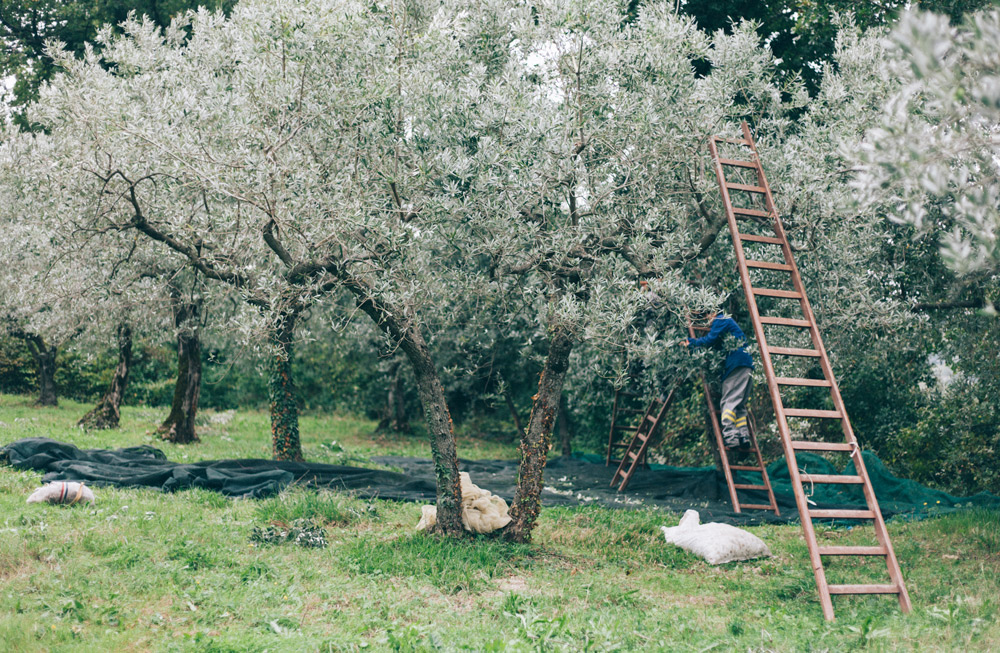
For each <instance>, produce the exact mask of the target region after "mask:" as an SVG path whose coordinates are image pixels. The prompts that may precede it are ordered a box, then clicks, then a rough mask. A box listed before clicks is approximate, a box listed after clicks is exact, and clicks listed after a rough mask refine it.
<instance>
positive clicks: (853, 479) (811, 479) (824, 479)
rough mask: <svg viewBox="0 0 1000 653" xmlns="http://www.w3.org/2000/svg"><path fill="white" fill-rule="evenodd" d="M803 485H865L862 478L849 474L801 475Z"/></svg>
mask: <svg viewBox="0 0 1000 653" xmlns="http://www.w3.org/2000/svg"><path fill="white" fill-rule="evenodd" d="M799 478H800V479H802V482H803V483H834V484H838V485H860V484H862V483H864V481H863V480H862V479H861V477H860V476H852V475H849V474H799Z"/></svg>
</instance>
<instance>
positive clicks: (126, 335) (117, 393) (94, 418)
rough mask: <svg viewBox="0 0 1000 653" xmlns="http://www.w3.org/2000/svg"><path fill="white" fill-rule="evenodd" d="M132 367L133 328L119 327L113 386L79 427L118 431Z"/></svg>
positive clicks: (126, 325) (83, 418)
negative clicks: (116, 362) (116, 363)
mask: <svg viewBox="0 0 1000 653" xmlns="http://www.w3.org/2000/svg"><path fill="white" fill-rule="evenodd" d="M131 367H132V328H131V327H130V326H129V325H128V324H124V323H123V324H119V325H118V365H117V366H116V367H115V373H114V374H113V375H112V377H111V385H110V386H108V391H107V392H106V393H104V396H103V397H101V400H100V401H99V402H97V405H96V406H94V408H93V409H92V410H91V411H90V412H89V413H87V414H86V415H84V416H83V417H81V418H80V421H79V422H77V425H78V426H82V427H83V428H84V429H86V430H88V431H90V430H101V429H116V428H118V423H119V422H120V421H121V406H122V401H124V400H125V388H126V386H127V385H128V373H129V369H130V368H131Z"/></svg>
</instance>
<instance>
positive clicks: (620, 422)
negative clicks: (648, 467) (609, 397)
mask: <svg viewBox="0 0 1000 653" xmlns="http://www.w3.org/2000/svg"><path fill="white" fill-rule="evenodd" d="M640 398H641V395H638V394H636V393H634V392H628V391H627V390H615V401H614V404H613V405H612V407H611V428H610V430H609V432H608V455H607V457H606V459H605V465H607V466H609V467H610V466H611V465H617V464H619V463H620V462H621V461H622V460H624V458H625V453H624V450H625V449H628V446H629V444H631V443H632V434H634V433H635V430H636V429H637V428H638V427H639V426H640V425H639V424H634V423H633V421H634V416H643V415H645V414H646V410H645V409H644V408H636V407H635V406H637V405H639V404H638V400H639V399H640ZM629 415H632V416H633V418H632V419H630V418H629ZM639 464H640V465H645V464H646V454H645V452H643V455H642V458H641V459H640V461H639Z"/></svg>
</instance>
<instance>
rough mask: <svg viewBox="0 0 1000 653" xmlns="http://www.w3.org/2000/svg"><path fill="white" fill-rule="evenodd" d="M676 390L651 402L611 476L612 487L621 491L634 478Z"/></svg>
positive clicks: (658, 396) (675, 388)
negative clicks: (633, 475) (616, 487)
mask: <svg viewBox="0 0 1000 653" xmlns="http://www.w3.org/2000/svg"><path fill="white" fill-rule="evenodd" d="M676 390H677V386H676V385H674V386H673V387H671V388H670V391H669V392H668V393H667V394H666V396H664V395H657V396H656V397H654V398H653V400H652V401H651V402H649V406H647V407H646V411H645V413H644V414H643V416H642V421H641V422H639V425H638V426H637V427H636V429H635V434H634V435H633V436H632V439H631V441H629V443H628V447H626V449H625V453H623V454H622V460H621V462H620V463H619V464H618V469H617V470H615V475H614V476H612V477H611V487H614V486H615V485H617V486H618V491H619V492H621V491H622V490H624V489H625V488H626V487H627V486H628V482H629V481H631V480H632V474H634V473H635V470H636V469H638V468H639V466H640V465H641V464H642V461H643V460H644V459H645V456H646V449H647V448H648V447H649V443H650V442H651V441H652V439H653V437H652V436H653V433H654V432H655V431H656V427H657V425H659V423H660V420H661V419H663V414H664V413H666V412H667V407H668V406H670V402H671V401H673V399H674V392H675V391H676Z"/></svg>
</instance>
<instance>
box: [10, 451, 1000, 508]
mask: <svg viewBox="0 0 1000 653" xmlns="http://www.w3.org/2000/svg"><path fill="white" fill-rule="evenodd" d="M863 455H864V459H865V466H866V467H867V469H868V472H869V475H870V477H871V478H872V484H873V486H874V488H875V494H876V496H878V498H879V505H880V507H881V508H882V512H883V514H884V515H885V516H886V517H887V518H888V517H891V516H894V515H901V514H903V515H912V516H921V515H926V514H933V513H935V512H945V511H950V510H955V509H958V508H961V507H966V506H974V505H975V506H988V507H995V508H1000V498H998V497H996V496H993V495H991V494H985V493H984V494H979V495H976V496H973V497H967V498H960V497H954V496H951V495H949V494H946V493H944V492H940V491H937V490H930V489H928V488H925V487H923V486H921V485H919V484H917V483H915V482H913V481H908V480H905V479H898V478H896V477H894V476H892V474H890V473H889V471H888V470H887V469H886V468H885V466H884V465H883V464H882V462H881V461H880V460H879V459H878V458H877V457H876V456H875V455H873V454H871V453H869V452H864V454H863ZM0 460H5V461H6V462H8V463H9V464H11V465H13V466H15V467H19V468H23V469H35V470H38V471H42V472H45V476H44V477H43V479H42V480H43V482H46V483H47V482H50V481H69V480H73V481H85V482H87V483H89V484H92V485H116V486H121V487H152V488H156V489H159V490H163V491H174V490H180V489H184V488H191V487H201V488H206V489H210V490H215V491H218V492H221V493H223V494H225V495H227V496H233V497H252V498H259V497H264V496H268V495H271V494H274V493H276V492H278V491H280V490H281V489H282V488H284V487H286V486H287V485H289V484H291V483H298V484H302V485H308V486H313V487H323V488H330V489H335V490H343V491H348V492H352V493H354V494H356V495H358V496H362V497H366V498H370V497H377V498H380V499H392V500H398V501H417V502H423V503H431V502H433V501H434V498H435V485H434V475H433V464H432V462H431V461H430V460H427V459H424V458H404V457H397V456H382V457H377V458H373V459H372V462H374V463H377V464H380V465H383V466H386V467H392V468H395V469H399V470H401V472H396V471H385V470H374V469H364V468H359V467H348V466H344V465H327V464H322V463H294V462H284V461H276V460H256V459H247V460H215V461H204V462H199V463H183V464H182V463H174V462H171V461H169V460H167V458H166V456H165V455H164V454H163V452H162V451H160V450H159V449H155V448H153V447H150V446H141V447H128V448H125V449H118V450H115V451H108V450H103V449H88V450H80V449H78V448H77V447H75V446H73V445H70V444H64V443H61V442H56V441H55V440H49V439H47V438H28V439H24V440H18V441H17V442H14V443H12V444H9V445H7V446H6V447H5V448H3V449H2V450H0ZM798 462H799V466H800V468H802V469H804V470H807V471H809V472H811V473H814V474H836V473H838V471H837V470H836V469H835V468H833V466H832V465H831V464H830V463H829V462H828V461H826V460H825V459H824V458H822V457H820V456H815V455H810V454H801V455H799V456H798ZM460 467H461V469H462V471H466V472H469V474H470V475H471V477H472V481H473V482H474V483H475V484H476V485H478V486H480V487H482V488H485V489H487V490H489V491H491V492H493V493H494V494H497V495H499V496H501V497H503V498H504V499H506V500H507V501H508V502H509V501H510V500H511V499H512V497H513V494H514V487H515V485H516V483H517V462H516V461H507V460H463V461H461V463H460ZM852 472H853V464H852V465H850V466H849V467H848V469H846V470H844V472H843V473H845V474H851V473H852ZM613 473H614V468H611V467H606V466H605V465H604V464H603V461H601V460H599V459H597V458H596V457H589V456H582V457H556V458H552V459H550V460H549V462H548V464H547V465H546V471H545V481H546V489H545V492H544V493H543V504H544V505H547V506H573V505H585V504H593V505H601V506H605V507H609V508H638V507H657V508H667V509H669V510H672V511H675V512H682V511H684V510H687V509H689V508H693V509H695V510H697V511H698V512H699V513H700V515H701V519H702V521H703V522H708V521H721V522H727V523H733V524H754V523H763V522H787V521H791V520H795V519H797V517H798V512H797V510H796V507H795V501H794V498H793V496H792V493H791V485H790V482H789V479H788V469H787V467H786V466H785V462H784V458H781V459H779V460H777V461H775V462H773V463H772V464H771V465H770V466H769V468H768V473H769V474H770V476H771V481H772V484H773V486H774V489H775V493H776V497H777V501H778V506H779V507H780V509H781V517H775V516H774V515H773V514H772V513H770V512H765V511H756V510H755V511H749V512H745V513H742V514H735V513H733V512H732V507H731V506H730V503H729V492H728V490H727V488H726V483H725V479H724V478H723V476H722V473H721V472H718V471H716V470H715V469H714V468H711V467H666V466H658V465H654V466H653V468H652V469H646V470H640V471H638V472H637V473H636V474H635V476H633V478H632V481H631V483H630V484H629V486H628V489H627V491H626V492H621V493H619V492H616V491H614V489H612V488H611V487H610V482H611V476H612V475H613ZM741 477H742V480H743V482H746V483H759V475H751V474H750V473H748V472H743V473H741ZM806 492H807V494H810V495H811V498H812V500H813V501H815V502H816V507H821V508H858V507H863V500H862V497H861V494H860V489H859V488H858V487H857V486H853V487H852V486H845V485H817V486H815V488H809V487H807V488H806ZM740 496H741V498H742V500H743V501H744V502H748V503H767V498H766V494H764V493H763V492H741V494H740ZM855 523H856V522H855Z"/></svg>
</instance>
